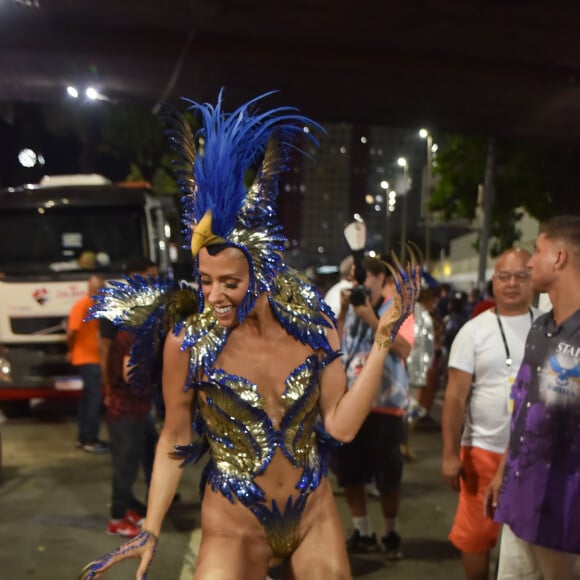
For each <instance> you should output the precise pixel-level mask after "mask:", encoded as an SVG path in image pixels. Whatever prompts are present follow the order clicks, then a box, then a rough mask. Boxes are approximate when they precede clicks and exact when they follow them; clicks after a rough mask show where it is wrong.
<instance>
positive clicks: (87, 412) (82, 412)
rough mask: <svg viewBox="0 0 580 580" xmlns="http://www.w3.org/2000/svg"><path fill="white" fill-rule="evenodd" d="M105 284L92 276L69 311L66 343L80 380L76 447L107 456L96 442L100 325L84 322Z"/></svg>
mask: <svg viewBox="0 0 580 580" xmlns="http://www.w3.org/2000/svg"><path fill="white" fill-rule="evenodd" d="M104 284H105V281H104V280H103V278H102V277H101V276H99V275H98V274H91V276H90V277H89V280H88V293H87V295H86V296H83V298H81V299H80V300H78V301H77V302H76V303H75V304H74V305H73V307H72V309H71V311H70V314H69V318H68V327H67V333H66V338H67V343H68V348H69V353H70V362H71V363H72V365H73V366H74V367H75V369H76V370H77V372H78V373H79V375H80V377H81V378H82V380H83V391H82V394H81V400H80V402H79V412H78V441H77V447H79V448H81V449H84V450H85V451H87V452H89V453H106V452H108V451H109V447H108V445H107V444H106V443H105V442H104V441H101V440H100V439H99V428H100V422H101V406H102V404H103V393H102V387H103V378H102V375H101V366H100V361H99V321H98V320H89V321H85V318H86V317H87V315H88V311H89V308H90V307H91V306H92V305H93V300H92V298H91V297H92V296H94V295H95V294H96V293H97V291H98V290H99V288H102V287H103V286H104Z"/></svg>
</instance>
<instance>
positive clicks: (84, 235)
mask: <svg viewBox="0 0 580 580" xmlns="http://www.w3.org/2000/svg"><path fill="white" fill-rule="evenodd" d="M146 232H147V229H146V223H145V213H144V209H143V208H142V207H135V206H114V207H102V206H101V207H70V208H67V207H64V208H63V207H57V208H46V209H45V208H26V209H20V208H19V209H13V208H10V209H3V210H2V211H1V212H0V248H2V251H1V252H0V271H2V272H5V273H6V274H17V273H24V274H25V273H29V272H46V273H49V272H59V271H63V270H74V269H82V268H83V266H82V264H81V265H79V264H78V262H77V258H78V257H79V256H80V255H81V254H82V253H83V252H94V253H95V254H96V255H97V256H98V263H99V264H100V265H102V266H104V267H107V269H115V270H116V269H121V268H122V267H123V264H124V263H126V261H127V258H130V257H132V256H140V255H146V254H147V243H146V239H147V238H146Z"/></svg>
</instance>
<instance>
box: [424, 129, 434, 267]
mask: <svg viewBox="0 0 580 580" xmlns="http://www.w3.org/2000/svg"><path fill="white" fill-rule="evenodd" d="M432 166H433V137H432V136H431V134H430V133H429V134H428V135H427V171H426V172H425V177H426V181H427V184H426V192H425V200H424V204H425V205H424V212H425V213H424V219H425V267H426V268H427V269H428V268H429V264H430V262H431V212H430V211H429V202H430V201H431V187H432V185H431V175H432V174H431V168H432Z"/></svg>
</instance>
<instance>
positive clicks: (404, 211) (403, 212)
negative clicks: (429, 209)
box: [401, 163, 410, 264]
mask: <svg viewBox="0 0 580 580" xmlns="http://www.w3.org/2000/svg"><path fill="white" fill-rule="evenodd" d="M408 172H409V164H408V163H405V165H404V166H403V175H404V176H405V179H404V182H403V183H404V189H405V190H406V191H405V192H404V193H403V207H402V209H401V262H402V263H403V264H404V263H405V260H406V259H407V251H406V243H407V196H408V195H409V191H410V188H409V187H408V179H407V176H408Z"/></svg>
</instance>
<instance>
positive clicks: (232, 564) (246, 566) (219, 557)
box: [193, 534, 272, 580]
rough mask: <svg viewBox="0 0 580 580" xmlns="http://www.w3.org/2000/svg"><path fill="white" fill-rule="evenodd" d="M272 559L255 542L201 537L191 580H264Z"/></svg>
mask: <svg viewBox="0 0 580 580" xmlns="http://www.w3.org/2000/svg"><path fill="white" fill-rule="evenodd" d="M271 555H272V552H271V550H270V549H269V547H268V545H267V544H266V543H264V542H256V539H255V538H252V537H249V536H248V537H246V538H240V537H232V536H216V535H213V534H209V535H208V534H206V535H202V540H201V545H200V548H199V555H198V558H197V564H196V567H195V574H194V575H193V578H194V580H232V579H234V578H240V579H241V578H243V579H244V580H264V579H265V578H266V575H267V572H268V562H269V560H270V557H271Z"/></svg>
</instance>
